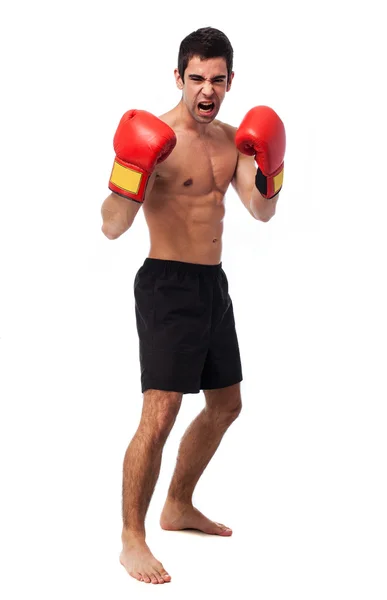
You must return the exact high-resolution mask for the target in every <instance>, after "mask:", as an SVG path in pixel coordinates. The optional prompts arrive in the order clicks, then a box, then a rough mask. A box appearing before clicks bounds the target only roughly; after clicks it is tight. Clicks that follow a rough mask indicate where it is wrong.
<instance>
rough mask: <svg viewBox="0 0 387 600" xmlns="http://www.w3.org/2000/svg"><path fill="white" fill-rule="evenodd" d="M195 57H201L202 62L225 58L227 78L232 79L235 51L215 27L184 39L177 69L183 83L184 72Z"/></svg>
mask: <svg viewBox="0 0 387 600" xmlns="http://www.w3.org/2000/svg"><path fill="white" fill-rule="evenodd" d="M193 56H199V58H200V59H201V60H205V59H206V58H224V59H225V60H226V65H227V76H228V79H230V77H231V72H232V61H233V56H234V50H233V48H232V46H231V44H230V40H229V39H228V37H227V36H226V35H225V34H224V33H223V31H219V29H214V27H202V28H201V29H197V30H196V31H193V32H192V33H190V34H189V35H187V37H185V38H184V40H183V41H182V42H181V44H180V48H179V56H178V59H177V68H178V71H179V74H180V77H181V78H182V80H183V82H184V71H185V70H186V68H187V65H188V62H189V61H190V59H191V58H192V57H193Z"/></svg>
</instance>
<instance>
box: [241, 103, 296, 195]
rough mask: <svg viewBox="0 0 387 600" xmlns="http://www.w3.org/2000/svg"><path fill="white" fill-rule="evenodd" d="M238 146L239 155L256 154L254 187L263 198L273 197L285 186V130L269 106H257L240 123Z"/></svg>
mask: <svg viewBox="0 0 387 600" xmlns="http://www.w3.org/2000/svg"><path fill="white" fill-rule="evenodd" d="M235 144H236V146H237V148H238V150H239V151H240V152H242V153H243V154H248V155H250V156H252V155H255V160H256V163H257V164H258V170H257V175H256V177H255V185H256V186H257V188H258V191H259V192H260V193H261V194H262V196H263V197H264V198H269V199H270V198H273V197H274V196H276V195H277V194H278V192H279V191H280V189H281V187H282V182H283V176H284V156H285V147H286V136H285V127H284V124H283V123H282V121H281V119H280V118H279V116H278V115H277V113H276V112H275V111H274V110H273V109H272V108H269V106H255V107H254V108H252V109H251V110H249V112H248V113H247V115H246V116H245V118H244V119H243V121H242V123H241V124H240V126H239V128H238V130H237V132H236V136H235Z"/></svg>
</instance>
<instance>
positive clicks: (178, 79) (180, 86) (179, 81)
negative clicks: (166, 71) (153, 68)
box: [173, 69, 184, 90]
mask: <svg viewBox="0 0 387 600" xmlns="http://www.w3.org/2000/svg"><path fill="white" fill-rule="evenodd" d="M173 73H174V75H175V81H176V85H177V87H178V89H179V90H182V89H183V87H184V82H183V80H182V78H181V77H180V73H179V70H178V69H175V70H174V72H173Z"/></svg>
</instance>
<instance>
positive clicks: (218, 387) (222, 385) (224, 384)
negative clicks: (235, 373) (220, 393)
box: [200, 377, 243, 390]
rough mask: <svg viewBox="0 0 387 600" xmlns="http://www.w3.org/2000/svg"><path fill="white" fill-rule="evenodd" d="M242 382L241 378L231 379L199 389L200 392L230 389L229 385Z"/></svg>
mask: <svg viewBox="0 0 387 600" xmlns="http://www.w3.org/2000/svg"><path fill="white" fill-rule="evenodd" d="M242 381H243V377H235V378H233V379H228V380H227V381H226V382H220V383H216V384H211V385H209V386H205V387H202V388H200V389H201V390H221V389H222V388H226V387H230V386H231V385H236V384H237V383H241V382H242Z"/></svg>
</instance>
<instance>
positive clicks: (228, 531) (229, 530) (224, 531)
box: [217, 523, 232, 535]
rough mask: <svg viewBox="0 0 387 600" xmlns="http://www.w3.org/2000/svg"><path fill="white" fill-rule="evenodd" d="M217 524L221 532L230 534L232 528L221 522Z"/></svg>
mask: <svg viewBox="0 0 387 600" xmlns="http://www.w3.org/2000/svg"><path fill="white" fill-rule="evenodd" d="M217 525H218V526H219V527H220V529H221V530H222V532H223V533H225V534H227V535H231V534H232V529H230V528H229V527H226V525H223V523H217Z"/></svg>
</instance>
